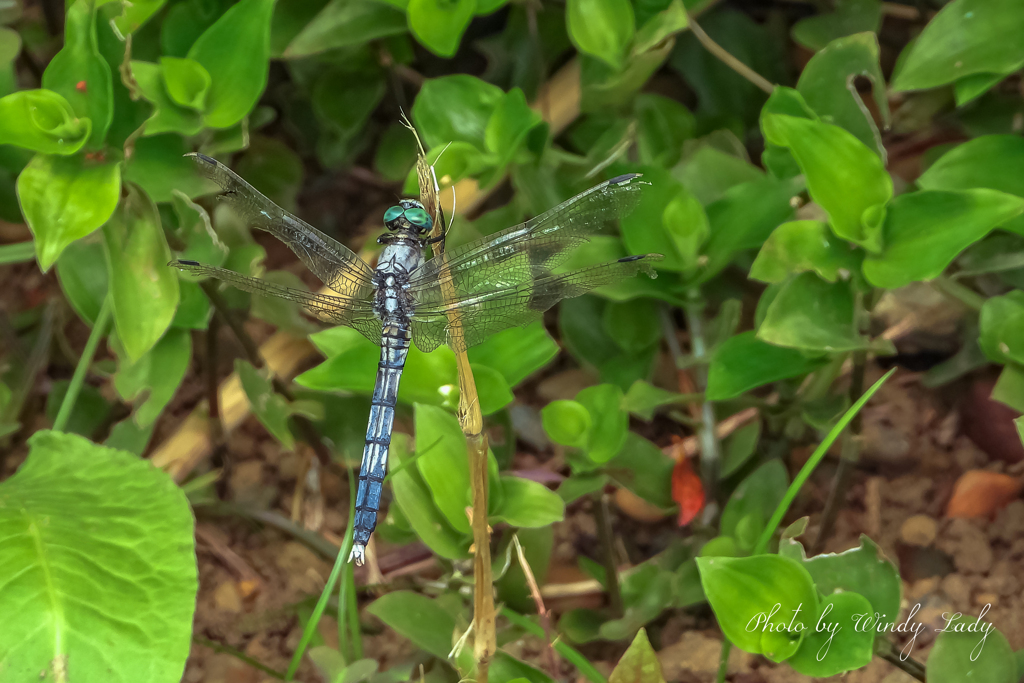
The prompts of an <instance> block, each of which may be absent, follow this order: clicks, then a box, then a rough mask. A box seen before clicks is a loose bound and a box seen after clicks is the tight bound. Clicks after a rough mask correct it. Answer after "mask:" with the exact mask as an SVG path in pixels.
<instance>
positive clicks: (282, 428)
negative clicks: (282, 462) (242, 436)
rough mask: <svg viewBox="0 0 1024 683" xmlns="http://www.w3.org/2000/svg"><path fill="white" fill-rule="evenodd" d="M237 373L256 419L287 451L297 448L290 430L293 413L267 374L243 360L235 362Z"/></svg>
mask: <svg viewBox="0 0 1024 683" xmlns="http://www.w3.org/2000/svg"><path fill="white" fill-rule="evenodd" d="M235 372H236V373H238V378H239V379H240V380H241V381H242V390H243V391H245V396H246V398H248V399H249V407H250V408H252V412H253V414H254V415H255V416H256V418H257V419H258V420H259V421H260V422H261V423H262V424H263V426H264V427H266V428H267V431H268V432H270V435H271V436H273V437H274V438H275V439H277V441H278V442H279V443H280V444H281V445H282V446H284V447H285V448H286V449H287V450H291V449H293V448H295V437H294V436H292V433H291V430H290V429H288V417H289V416H290V415H291V412H292V411H291V410H289V406H288V401H286V400H285V398H284V396H282V395H281V394H279V393H277V392H276V391H274V385H273V384H272V382H271V381H270V378H269V377H268V376H267V375H266V372H265V371H264V372H261V371H260V370H257V369H256V368H255V367H253V365H252V364H251V363H247V362H246V361H244V360H242V359H241V358H239V359H237V360H236V361H235Z"/></svg>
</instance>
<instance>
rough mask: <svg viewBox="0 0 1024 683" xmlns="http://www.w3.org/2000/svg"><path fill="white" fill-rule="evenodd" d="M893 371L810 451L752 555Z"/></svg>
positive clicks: (767, 539)
mask: <svg viewBox="0 0 1024 683" xmlns="http://www.w3.org/2000/svg"><path fill="white" fill-rule="evenodd" d="M894 372H896V368H893V369H892V370H890V371H889V372H887V373H885V374H884V375H883V376H882V378H881V379H879V380H878V381H877V382H875V383H874V384H872V385H871V388H870V389H868V390H867V391H865V392H864V393H863V394H862V395H861V397H860V400H858V401H857V402H856V403H854V404H853V405H852V406H850V409H849V410H847V411H846V413H844V414H843V416H842V418H840V420H839V422H837V423H836V425H835V426H834V427H833V428H832V429H831V430H830V431H829V433H828V435H827V436H826V437H825V440H824V441H822V442H821V443H820V444H819V445H818V447H817V448H815V449H814V453H812V454H811V457H810V458H808V459H807V462H806V463H804V466H803V467H801V468H800V471H799V472H798V473H797V475H796V477H795V478H794V479H793V483H792V484H790V485H789V488H788V489H786V495H784V496H783V497H782V500H781V501H780V502H779V504H778V506H777V507H776V508H775V512H774V513H773V514H772V517H771V519H770V520H769V521H768V525H767V526H765V528H764V531H762V532H761V536H760V538H758V539H757V545H756V546H754V553H753V554H754V555H761V554H763V553H764V552H765V550H767V549H768V543H769V542H771V540H772V535H773V534H774V533H775V530H776V529H777V528H778V527H779V524H780V523H781V522H782V518H783V517H784V516H785V514H786V512H788V511H789V506H790V505H792V503H793V500H794V499H795V498H796V494H797V493H799V492H800V489H801V488H803V485H804V484H805V483H806V482H807V479H808V478H809V477H810V476H811V473H812V472H814V468H816V467H817V466H818V464H819V463H820V462H821V461H822V460H823V459H824V458H825V453H827V452H828V449H829V448H830V447H831V446H832V444H833V443H834V442H835V440H836V439H837V438H839V435H840V434H841V433H842V432H843V430H844V429H846V425H848V424H850V420H852V419H853V418H854V416H855V415H856V414H857V413H859V412H860V409H861V408H863V407H864V404H865V403H867V402H868V400H870V398H871V397H872V396H874V395H875V392H876V391H878V390H879V389H881V388H882V385H883V384H885V381H886V380H887V379H889V377H891V376H892V373H894Z"/></svg>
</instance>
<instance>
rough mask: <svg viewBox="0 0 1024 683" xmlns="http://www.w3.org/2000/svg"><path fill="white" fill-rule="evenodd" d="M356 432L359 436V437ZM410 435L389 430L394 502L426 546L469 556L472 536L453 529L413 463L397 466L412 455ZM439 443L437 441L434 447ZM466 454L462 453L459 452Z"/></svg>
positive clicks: (456, 556) (448, 555)
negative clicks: (399, 467)
mask: <svg viewBox="0 0 1024 683" xmlns="http://www.w3.org/2000/svg"><path fill="white" fill-rule="evenodd" d="M362 436H363V435H362V434H359V436H358V438H359V439H361V438H362ZM410 441H411V440H410V438H409V436H408V435H406V434H400V433H396V434H392V435H391V448H390V449H389V454H390V457H391V458H393V461H392V462H394V465H393V466H392V467H391V470H392V472H393V473H392V474H390V475H389V479H390V481H391V489H392V491H393V492H394V494H395V502H396V503H397V504H398V507H399V509H400V510H401V511H402V514H403V515H404V516H405V518H406V519H407V520H409V524H410V525H411V526H412V528H413V530H414V531H415V532H416V536H417V537H419V539H420V540H422V541H423V542H424V543H425V544H427V547H429V548H430V549H431V550H433V551H434V552H435V553H437V554H438V555H440V556H441V557H444V558H447V559H450V560H458V559H464V558H467V557H469V556H470V555H469V544H470V543H472V541H473V537H472V536H470V535H469V534H463V533H459V532H458V531H456V530H455V529H454V528H453V527H452V525H451V524H449V523H448V520H447V519H446V518H445V516H444V514H443V513H442V512H441V511H440V510H439V509H438V508H437V506H436V505H434V500H433V496H432V495H431V493H430V488H429V487H428V486H427V484H426V482H425V481H423V477H422V476H420V473H419V470H417V469H416V466H415V465H410V466H407V467H403V468H402V469H401V470H398V469H397V468H398V466H400V465H402V464H404V463H406V462H408V461H409V459H410V458H412V457H413V456H412V454H411V453H410V452H409V446H410ZM437 447H440V444H438V445H437V446H435V448H437ZM462 455H463V457H465V453H463V454H462Z"/></svg>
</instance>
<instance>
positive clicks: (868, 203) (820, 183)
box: [761, 114, 893, 252]
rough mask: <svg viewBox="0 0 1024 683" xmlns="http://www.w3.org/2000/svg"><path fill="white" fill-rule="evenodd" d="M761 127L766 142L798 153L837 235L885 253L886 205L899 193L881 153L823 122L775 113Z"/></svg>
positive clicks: (809, 186)
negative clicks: (883, 236)
mask: <svg viewBox="0 0 1024 683" xmlns="http://www.w3.org/2000/svg"><path fill="white" fill-rule="evenodd" d="M761 127H762V130H763V132H764V135H765V139H766V140H768V141H769V142H771V143H773V144H776V145H780V146H783V147H787V148H789V151H790V152H792V154H793V157H794V158H795V159H796V161H797V163H798V164H799V165H800V168H801V169H802V170H803V172H804V175H805V176H806V177H807V189H808V190H809V192H810V194H811V198H812V199H813V200H814V201H815V202H817V203H818V204H819V205H821V207H822V208H823V209H825V210H826V211H827V212H828V214H829V218H830V223H831V225H832V229H833V230H834V231H835V233H836V234H837V235H839V236H840V237H842V238H843V239H847V240H850V241H851V242H854V243H856V244H859V245H861V246H862V247H865V248H866V249H867V250H868V251H872V252H878V251H880V250H881V248H882V219H883V218H884V215H885V204H886V203H888V201H889V200H890V199H891V198H892V191H893V190H892V178H890V177H889V174H888V173H887V172H886V170H885V166H884V165H883V163H882V160H881V159H879V158H878V155H877V154H875V153H874V152H872V151H871V150H870V149H868V148H867V147H865V146H864V143H862V142H861V141H860V140H858V139H857V138H855V137H854V136H853V134H852V133H849V132H848V131H846V130H844V129H842V128H840V127H838V126H833V125H831V124H827V123H823V122H820V121H811V120H809V119H803V118H798V117H794V116H785V115H781V114H769V115H767V116H765V117H764V118H763V119H762V121H761Z"/></svg>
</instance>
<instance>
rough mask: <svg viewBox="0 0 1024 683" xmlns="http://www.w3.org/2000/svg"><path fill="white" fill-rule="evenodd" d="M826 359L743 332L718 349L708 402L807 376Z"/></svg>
mask: <svg viewBox="0 0 1024 683" xmlns="http://www.w3.org/2000/svg"><path fill="white" fill-rule="evenodd" d="M823 360H824V359H818V358H809V357H807V356H805V355H804V354H803V353H801V352H799V351H796V350H794V349H789V348H784V347H781V346H775V345H774V344H769V343H767V342H764V341H761V340H760V339H758V338H757V336H756V335H755V333H754V332H753V331H749V332H743V333H741V334H737V335H735V336H733V337H730V338H729V339H727V340H726V341H725V342H723V343H722V345H721V346H719V347H718V349H716V350H715V353H714V355H713V356H712V358H711V366H710V367H709V369H708V388H707V391H706V396H707V398H708V400H709V401H724V400H727V399H730V398H736V397H737V396H740V395H742V394H743V393H744V392H746V391H750V390H751V389H755V388H757V387H760V386H763V385H765V384H768V383H770V382H775V381H778V380H780V379H788V378H790V377H799V376H800V375H805V374H807V373H808V372H811V371H812V370H814V369H815V368H817V367H819V366H820V365H821V364H822V362H823Z"/></svg>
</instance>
